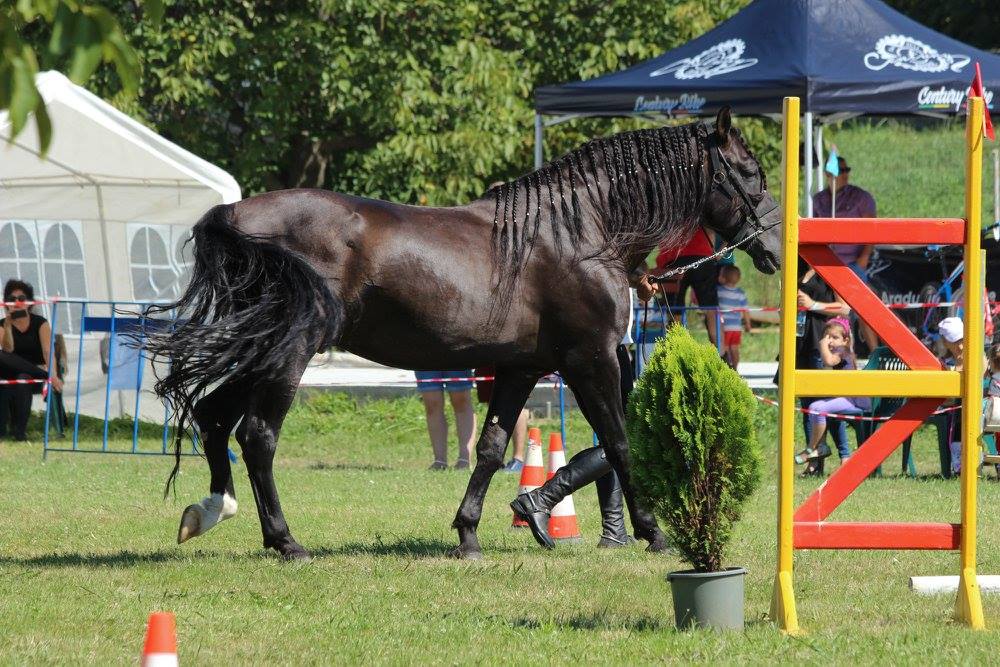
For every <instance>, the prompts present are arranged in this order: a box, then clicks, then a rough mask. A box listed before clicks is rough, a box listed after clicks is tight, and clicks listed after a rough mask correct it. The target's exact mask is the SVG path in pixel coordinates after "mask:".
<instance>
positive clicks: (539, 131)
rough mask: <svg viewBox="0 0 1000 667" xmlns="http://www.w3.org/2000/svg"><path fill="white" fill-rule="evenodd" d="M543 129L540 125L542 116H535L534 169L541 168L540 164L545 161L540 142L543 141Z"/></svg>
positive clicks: (537, 114)
mask: <svg viewBox="0 0 1000 667" xmlns="http://www.w3.org/2000/svg"><path fill="white" fill-rule="evenodd" d="M544 132H545V128H544V126H543V125H542V115H541V114H539V113H536V114H535V169H541V168H542V162H544V161H545V157H544V155H543V151H542V142H543V141H544V136H543V135H544Z"/></svg>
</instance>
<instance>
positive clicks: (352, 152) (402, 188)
mask: <svg viewBox="0 0 1000 667" xmlns="http://www.w3.org/2000/svg"><path fill="white" fill-rule="evenodd" d="M747 1H748V0H715V1H713V2H709V1H708V0H661V1H659V2H648V1H646V2H643V1H637V0H615V1H613V2H607V1H606V0H603V1H602V0H567V1H566V2H557V3H553V2H549V1H547V0H544V1H543V0H524V1H523V2H518V3H500V2H496V1H495V0H467V1H463V2H451V1H446V0H425V1H424V2H420V3H414V2H408V1H404V0H363V1H359V0H292V1H289V2H282V3H258V2H254V1H252V0H177V1H175V2H173V3H170V2H168V3H167V7H166V11H165V14H164V17H163V21H162V23H161V24H160V25H159V26H158V27H156V28H153V27H151V26H150V25H148V24H146V23H143V22H141V21H139V20H138V17H137V16H136V15H135V13H134V10H133V6H132V2H129V1H127V0H108V1H107V2H106V6H107V7H108V8H109V10H110V11H112V12H113V13H114V14H115V15H116V16H117V17H118V19H119V21H120V22H121V24H122V26H123V27H124V28H125V31H126V33H128V35H129V38H130V40H131V42H132V44H133V46H134V47H135V49H136V51H137V52H138V54H139V58H140V61H141V64H142V70H143V74H142V78H141V82H140V90H139V95H138V97H137V98H135V99H134V100H129V99H127V98H125V97H123V96H117V97H114V92H115V91H117V90H118V88H119V81H118V76H117V74H116V72H115V71H114V70H112V69H110V68H105V69H104V70H102V71H101V72H100V77H99V79H98V81H97V82H96V83H95V84H93V86H92V87H93V88H94V90H95V91H96V92H98V93H100V94H102V95H104V96H105V97H113V100H114V101H115V103H116V104H118V105H119V106H121V107H123V108H124V109H125V110H126V111H128V112H129V113H131V114H133V115H136V116H138V117H140V118H142V119H143V120H144V121H145V122H147V123H148V124H149V125H151V126H152V127H154V128H155V129H156V130H158V131H159V132H161V133H163V134H164V135H165V136H167V137H169V138H171V139H173V140H175V141H177V142H178V143H180V144H181V145H183V146H185V147H186V148H188V149H190V150H192V151H194V152H196V153H198V154H199V155H201V156H203V157H205V158H207V159H209V160H211V161H214V162H216V163H218V164H220V165H222V166H223V167H225V168H226V169H228V170H229V171H231V172H232V173H233V174H234V175H235V176H236V178H237V179H238V180H239V181H240V183H241V184H242V185H243V187H244V189H245V190H246V191H247V192H257V191H261V190H267V189H275V188H283V187H325V188H330V189H335V190H339V191H344V192H352V193H356V194H362V195H367V196H373V197H381V198H386V199H393V200H397V201H404V202H411V203H429V204H440V205H449V204H456V203H461V202H464V201H467V200H468V199H470V198H472V197H476V196H478V195H480V194H481V193H482V192H483V190H484V189H485V187H486V186H487V185H488V184H489V183H490V182H492V181H494V180H497V179H507V178H512V177H513V176H516V175H518V174H520V173H524V172H525V171H528V170H530V168H531V166H532V146H533V141H534V134H533V127H532V113H533V112H532V98H531V96H532V90H533V89H534V88H535V87H536V86H539V85H544V84H552V83H559V82H562V81H569V80H573V79H580V78H589V77H593V76H597V75H600V74H604V73H606V72H609V71H612V70H617V69H621V68H624V67H627V66H630V65H632V64H634V63H636V62H639V61H641V60H643V59H646V58H650V57H652V56H655V55H657V54H659V53H661V52H663V51H664V50H666V49H669V48H672V47H674V46H677V45H678V44H681V43H683V42H685V41H687V40H689V39H691V38H692V37H694V36H697V35H698V34H701V33H703V32H704V31H706V30H708V29H710V28H712V27H713V26H714V25H716V24H717V23H718V22H720V21H722V20H724V19H725V18H727V17H729V16H730V15H731V14H732V13H734V12H735V11H737V10H738V9H739V8H741V7H743V6H744V5H746V4H747ZM638 124H639V122H638V121H629V120H607V119H588V120H580V121H574V122H572V123H566V124H564V125H560V126H558V127H555V128H551V129H550V131H548V132H547V135H546V146H547V153H548V155H550V156H552V155H557V154H561V153H563V152H565V151H566V150H568V149H570V148H572V147H574V146H576V145H578V144H580V143H582V142H583V141H585V140H587V139H590V138H592V137H594V136H596V135H600V134H606V133H611V132H615V131H620V130H623V129H627V128H631V127H635V126H636V125H638ZM775 145H776V144H775Z"/></svg>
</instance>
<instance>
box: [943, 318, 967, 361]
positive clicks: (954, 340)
mask: <svg viewBox="0 0 1000 667" xmlns="http://www.w3.org/2000/svg"><path fill="white" fill-rule="evenodd" d="M938 333H939V334H941V341H942V342H943V343H944V347H945V349H946V350H948V355H949V357H950V358H951V359H953V360H954V365H955V369H956V370H961V369H962V352H963V351H964V349H965V324H964V323H963V322H962V318H960V317H946V318H944V319H943V320H941V321H940V322H939V323H938Z"/></svg>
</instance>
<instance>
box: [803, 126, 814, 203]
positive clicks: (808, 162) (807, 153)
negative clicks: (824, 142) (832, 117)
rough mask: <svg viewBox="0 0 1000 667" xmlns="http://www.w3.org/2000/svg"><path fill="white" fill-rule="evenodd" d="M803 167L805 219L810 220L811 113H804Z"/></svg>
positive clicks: (811, 168)
mask: <svg viewBox="0 0 1000 667" xmlns="http://www.w3.org/2000/svg"><path fill="white" fill-rule="evenodd" d="M805 126H806V131H805V136H806V145H805V149H806V150H805V157H804V160H805V163H806V164H805V167H806V217H807V218H811V217H812V214H813V200H812V188H813V115H812V112H811V111H807V112H806V113H805Z"/></svg>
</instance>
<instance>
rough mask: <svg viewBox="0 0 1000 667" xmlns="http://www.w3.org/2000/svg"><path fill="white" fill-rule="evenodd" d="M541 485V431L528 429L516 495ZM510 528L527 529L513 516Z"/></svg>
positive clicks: (543, 479) (543, 470) (526, 525)
mask: <svg viewBox="0 0 1000 667" xmlns="http://www.w3.org/2000/svg"><path fill="white" fill-rule="evenodd" d="M542 484H545V462H544V461H543V460H542V430H541V429H540V428H529V429H528V451H527V452H525V454H524V467H523V468H521V485H520V486H519V487H518V490H517V495H521V494H522V493H527V492H528V491H534V490H535V489H537V488H538V487H540V486H541V485H542ZM510 525H511V528H527V527H528V522H527V521H525V520H524V519H522V518H521V517H519V516H518V515H516V514H515V515H514V521H513V522H512V523H511V524H510Z"/></svg>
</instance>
